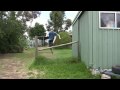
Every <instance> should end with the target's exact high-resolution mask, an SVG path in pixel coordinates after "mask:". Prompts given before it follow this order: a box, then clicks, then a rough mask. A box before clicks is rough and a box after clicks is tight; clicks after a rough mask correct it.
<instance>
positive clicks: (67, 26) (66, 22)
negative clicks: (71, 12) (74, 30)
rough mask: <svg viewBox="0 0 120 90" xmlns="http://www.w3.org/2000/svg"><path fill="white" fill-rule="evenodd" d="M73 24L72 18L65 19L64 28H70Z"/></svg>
mask: <svg viewBox="0 0 120 90" xmlns="http://www.w3.org/2000/svg"><path fill="white" fill-rule="evenodd" d="M71 25H72V21H71V19H67V20H65V28H64V30H68V29H69V27H70V26H71Z"/></svg>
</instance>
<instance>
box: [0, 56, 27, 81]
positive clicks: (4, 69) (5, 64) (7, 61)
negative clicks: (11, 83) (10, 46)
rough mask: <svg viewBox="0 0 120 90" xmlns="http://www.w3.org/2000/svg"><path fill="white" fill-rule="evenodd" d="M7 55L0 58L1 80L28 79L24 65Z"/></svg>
mask: <svg viewBox="0 0 120 90" xmlns="http://www.w3.org/2000/svg"><path fill="white" fill-rule="evenodd" d="M16 59H17V58H14V57H12V56H11V55H10V54H6V55H3V56H1V57H0V79H27V78H28V75H27V71H26V70H25V69H24V63H23V62H22V61H20V60H16Z"/></svg>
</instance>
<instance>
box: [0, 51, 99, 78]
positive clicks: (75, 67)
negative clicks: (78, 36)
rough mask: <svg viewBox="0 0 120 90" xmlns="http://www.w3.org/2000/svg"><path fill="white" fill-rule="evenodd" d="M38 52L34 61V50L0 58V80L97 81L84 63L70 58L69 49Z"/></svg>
mask: <svg viewBox="0 0 120 90" xmlns="http://www.w3.org/2000/svg"><path fill="white" fill-rule="evenodd" d="M53 52H54V53H53V54H52V53H51V51H50V50H44V51H41V52H39V56H38V58H37V59H36V60H35V57H34V54H35V49H28V50H25V51H24V52H23V53H11V54H5V55H1V56H0V78H16V79H17V78H30V79H97V78H98V79H99V77H98V76H97V77H96V76H93V75H91V73H90V71H89V70H88V69H87V68H86V67H85V65H84V63H82V62H80V60H78V59H76V58H73V57H72V50H70V49H54V50H53Z"/></svg>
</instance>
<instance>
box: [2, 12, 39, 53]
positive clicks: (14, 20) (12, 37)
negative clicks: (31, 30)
mask: <svg viewBox="0 0 120 90" xmlns="http://www.w3.org/2000/svg"><path fill="white" fill-rule="evenodd" d="M38 15H40V12H38V11H0V53H8V52H21V51H22V50H23V49H22V48H23V47H24V46H23V44H21V43H22V42H23V39H22V38H23V37H24V35H23V34H24V32H25V31H26V28H27V27H26V22H27V21H32V20H33V19H34V18H37V16H38Z"/></svg>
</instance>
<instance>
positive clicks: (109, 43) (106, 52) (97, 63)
mask: <svg viewBox="0 0 120 90" xmlns="http://www.w3.org/2000/svg"><path fill="white" fill-rule="evenodd" d="M92 12H93V63H94V68H98V67H101V68H111V66H113V65H120V30H113V29H100V28H99V12H98V11H92Z"/></svg>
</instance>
